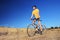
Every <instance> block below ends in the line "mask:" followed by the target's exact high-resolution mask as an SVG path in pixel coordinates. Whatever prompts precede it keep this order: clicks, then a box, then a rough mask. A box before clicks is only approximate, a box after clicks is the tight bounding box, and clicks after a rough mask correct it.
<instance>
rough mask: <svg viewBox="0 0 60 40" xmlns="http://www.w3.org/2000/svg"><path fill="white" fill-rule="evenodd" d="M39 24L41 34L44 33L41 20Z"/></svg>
mask: <svg viewBox="0 0 60 40" xmlns="http://www.w3.org/2000/svg"><path fill="white" fill-rule="evenodd" d="M38 25H39V26H40V31H41V34H42V25H41V22H40V21H39V20H38Z"/></svg>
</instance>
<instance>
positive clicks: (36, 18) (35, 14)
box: [31, 5, 42, 34]
mask: <svg viewBox="0 0 60 40" xmlns="http://www.w3.org/2000/svg"><path fill="white" fill-rule="evenodd" d="M32 8H33V11H32V15H31V19H32V18H33V17H34V19H33V24H34V23H35V22H36V21H38V25H39V26H40V31H41V34H42V26H41V22H40V15H39V9H38V8H37V6H36V5H33V6H32ZM37 30H38V29H37V28H36V31H37Z"/></svg>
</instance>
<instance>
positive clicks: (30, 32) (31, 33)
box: [27, 19, 46, 37]
mask: <svg viewBox="0 0 60 40" xmlns="http://www.w3.org/2000/svg"><path fill="white" fill-rule="evenodd" d="M31 20H33V19H31ZM40 21H42V20H40ZM41 26H42V34H44V30H46V26H45V25H41ZM36 28H38V31H36ZM40 33H41V31H40V26H38V25H37V24H35V23H34V24H29V25H28V26H27V34H28V36H29V37H31V36H34V35H35V34H40Z"/></svg>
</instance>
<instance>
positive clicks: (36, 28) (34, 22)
mask: <svg viewBox="0 0 60 40" xmlns="http://www.w3.org/2000/svg"><path fill="white" fill-rule="evenodd" d="M35 22H36V19H34V20H33V25H34V24H35ZM36 31H38V28H37V27H36Z"/></svg>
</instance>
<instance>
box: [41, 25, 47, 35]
mask: <svg viewBox="0 0 60 40" xmlns="http://www.w3.org/2000/svg"><path fill="white" fill-rule="evenodd" d="M45 32H46V26H45V25H42V34H45Z"/></svg>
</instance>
